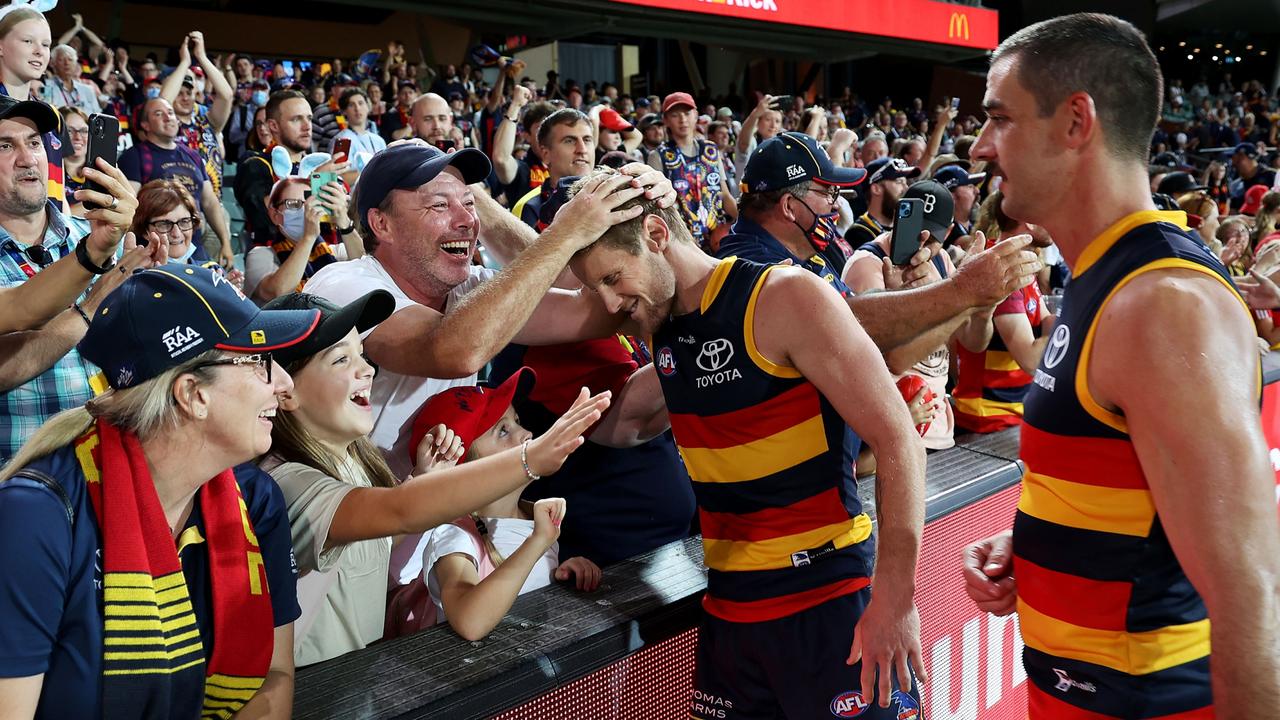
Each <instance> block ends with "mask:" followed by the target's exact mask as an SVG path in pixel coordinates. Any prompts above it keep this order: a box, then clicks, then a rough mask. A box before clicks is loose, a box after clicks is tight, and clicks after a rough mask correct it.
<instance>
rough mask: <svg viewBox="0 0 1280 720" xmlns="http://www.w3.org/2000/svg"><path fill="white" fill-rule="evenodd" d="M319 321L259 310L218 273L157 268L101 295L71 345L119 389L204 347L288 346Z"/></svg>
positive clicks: (313, 315)
mask: <svg viewBox="0 0 1280 720" xmlns="http://www.w3.org/2000/svg"><path fill="white" fill-rule="evenodd" d="M319 321H320V313H319V312H317V311H316V310H261V309H259V308H258V306H257V305H255V304H253V301H252V300H250V299H248V298H246V297H245V296H244V294H243V293H241V292H240V290H238V289H237V288H236V287H235V286H234V285H232V284H231V281H230V280H228V279H227V278H226V276H224V275H223V274H222V273H221V272H218V271H215V270H211V269H209V268H203V267H197V266H193V265H162V266H160V267H156V268H152V269H150V270H143V271H141V272H138V273H135V274H134V275H133V276H132V277H130V278H129V279H128V280H125V281H124V283H123V284H121V285H120V287H118V288H116V289H115V290H114V291H113V292H112V293H111V294H110V295H108V296H107V299H106V300H105V301H104V302H103V303H102V307H101V308H100V309H99V310H98V311H97V313H95V314H94V316H93V321H92V322H91V323H90V324H89V330H88V331H87V332H85V335H84V339H83V340H81V341H80V344H79V345H78V346H77V348H78V349H79V350H80V354H81V355H83V356H84V357H85V359H86V360H88V361H89V362H91V363H93V364H94V365H97V366H98V367H100V368H102V371H103V373H104V374H105V375H106V378H107V383H108V384H109V385H111V387H113V388H115V389H117V390H123V389H124V388H130V387H133V386H135V385H138V384H140V383H143V382H146V381H147V380H150V379H152V378H154V377H156V376H157V375H159V374H161V373H163V372H164V371H165V370H168V369H170V368H173V367H177V366H178V365H181V364H182V363H184V362H186V361H188V360H190V359H191V358H193V357H195V356H197V355H199V354H200V353H203V352H207V351H209V350H213V349H218V350H229V351H232V352H244V353H262V352H270V351H272V350H279V349H282V348H287V347H289V346H290V345H293V344H295V343H298V342H301V341H302V340H303V339H305V338H306V337H307V336H308V335H310V334H311V332H312V331H313V330H315V328H316V325H317V323H319Z"/></svg>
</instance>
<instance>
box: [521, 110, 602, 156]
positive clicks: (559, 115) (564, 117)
mask: <svg viewBox="0 0 1280 720" xmlns="http://www.w3.org/2000/svg"><path fill="white" fill-rule="evenodd" d="M525 122H528V121H527V120H526V121H525ZM578 123H586V124H587V125H590V124H591V118H589V117H587V114H586V113H584V112H582V111H581V110H574V109H573V108H562V109H560V110H557V111H555V112H553V113H551V114H550V115H548V116H547V119H546V120H543V121H542V127H540V128H538V144H539V145H542V146H544V147H545V146H546V144H547V140H549V139H550V138H551V128H553V127H556V126H559V125H577V124H578Z"/></svg>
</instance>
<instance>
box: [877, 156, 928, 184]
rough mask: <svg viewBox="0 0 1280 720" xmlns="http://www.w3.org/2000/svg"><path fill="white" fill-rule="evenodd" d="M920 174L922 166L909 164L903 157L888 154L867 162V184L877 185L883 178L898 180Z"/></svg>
mask: <svg viewBox="0 0 1280 720" xmlns="http://www.w3.org/2000/svg"><path fill="white" fill-rule="evenodd" d="M919 176H920V168H918V167H916V166H914V165H908V164H907V163H906V161H905V160H903V159H902V158H891V157H888V156H885V157H882V158H876V159H875V160H872V161H871V162H869V163H867V184H868V185H875V184H876V183H878V182H880V181H881V180H897V179H898V178H913V177H919Z"/></svg>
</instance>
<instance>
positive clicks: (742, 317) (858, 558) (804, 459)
mask: <svg viewBox="0 0 1280 720" xmlns="http://www.w3.org/2000/svg"><path fill="white" fill-rule="evenodd" d="M611 172H612V171H608V170H606V169H603V168H602V169H598V170H596V171H595V173H593V174H592V175H590V176H588V177H587V178H586V179H584V180H583V181H581V183H580V185H579V187H580V188H581V189H580V190H579V192H580V193H582V192H589V191H590V190H591V189H592V188H595V187H598V186H599V184H600V183H601V181H602V179H605V181H607V179H608V178H609V177H610V176H611ZM575 201H576V197H575ZM629 205H634V206H635V207H641V208H643V210H644V213H643V215H641V216H639V217H638V218H636V219H634V220H630V221H627V222H623V223H620V224H618V225H616V226H615V227H613V228H611V229H610V230H608V231H607V232H605V233H604V235H603V237H601V239H600V241H599V242H596V243H595V244H593V245H590V246H588V247H587V249H585V250H583V251H581V252H579V253H577V254H576V255H575V256H574V259H573V261H572V262H571V264H570V267H571V268H572V269H573V272H574V274H575V275H577V277H578V279H579V280H581V281H582V282H583V284H584V285H586V286H587V287H588V288H591V289H592V290H594V291H595V293H596V294H597V295H598V296H599V299H600V302H601V304H603V305H604V306H605V307H606V308H607V309H608V310H609V311H610V312H611V313H625V314H626V315H627V316H628V318H629V319H630V322H631V323H632V324H633V325H635V326H638V327H635V328H633V329H634V330H635V331H636V334H638V335H652V337H653V354H654V363H655V365H656V366H657V368H658V375H659V381H660V383H661V385H662V394H663V396H664V397H665V398H666V404H667V409H668V411H669V413H670V418H671V429H672V431H673V432H674V434H675V440H676V444H677V445H678V446H679V448H680V451H681V455H682V456H683V457H684V460H685V465H686V467H687V468H688V471H689V476H690V478H691V479H692V480H693V486H694V494H695V495H696V497H697V500H698V508H699V513H700V517H701V528H702V538H703V540H702V542H703V548H704V554H705V562H706V565H707V568H708V574H707V593H706V597H705V598H704V599H703V608H704V609H705V610H706V611H707V617H706V618H705V619H704V621H703V623H702V626H701V627H700V628H699V632H698V649H697V656H696V657H697V660H696V669H695V674H694V693H693V702H692V704H691V706H690V717H692V718H723V719H725V720H734V719H735V718H738V719H746V718H760V717H770V718H794V719H799V718H817V717H827V716H828V714H829V712H831V708H848V709H862V712H859V713H858V715H859V716H860V717H865V718H868V719H869V720H879V719H888V718H898V717H904V716H905V715H903V714H901V713H903V712H907V711H911V710H915V711H918V710H919V708H920V705H919V695H918V693H916V692H915V690H914V689H913V687H914V682H913V679H912V676H911V674H910V671H909V670H908V667H911V668H913V669H914V670H915V671H916V672H917V673H920V674H921V675H923V672H922V670H921V667H922V666H921V662H920V621H919V617H918V615H917V613H916V608H915V603H914V599H913V598H914V594H915V565H916V558H917V555H918V553H919V545H920V535H921V532H922V530H923V525H924V450H923V446H922V445H921V444H920V438H919V437H918V436H917V435H916V433H915V430H914V428H912V426H911V418H910V417H909V413H908V412H907V407H906V405H905V404H904V403H903V402H902V399H901V397H900V396H899V395H898V392H897V390H896V388H895V387H894V385H893V379H892V378H891V377H890V375H889V371H888V369H887V368H886V367H885V364H884V360H883V359H882V358H881V357H880V351H879V350H878V349H877V348H876V346H875V344H874V343H873V342H872V341H871V339H870V338H869V337H868V336H867V334H866V332H864V331H863V329H862V327H861V326H860V325H859V324H858V321H857V320H855V319H854V317H853V314H852V313H850V312H849V310H848V306H847V305H846V304H845V303H844V301H843V299H842V298H841V297H840V295H839V294H837V293H835V292H832V291H831V289H830V286H829V285H828V284H827V283H826V282H825V281H823V280H822V279H821V278H819V277H818V276H817V275H815V274H814V273H813V272H811V271H809V270H807V269H804V268H799V267H795V268H792V267H782V266H777V265H762V264H758V263H753V262H751V261H748V260H743V259H739V258H732V257H731V258H726V259H723V260H719V259H717V258H714V257H711V256H709V255H707V254H705V253H704V252H703V251H702V250H701V249H700V248H699V246H698V245H697V244H696V241H695V239H694V237H693V235H692V233H691V232H690V230H689V228H688V227H687V226H686V225H685V223H684V221H683V220H682V219H681V216H680V214H679V212H678V211H677V210H675V209H661V208H658V207H656V205H655V204H654V203H649V202H639V201H637V202H635V203H630V204H629ZM624 207H627V206H624ZM568 210H569V208H568V207H566V208H565V210H563V211H561V213H560V214H561V215H564V214H565V212H567V211H568ZM553 227H554V225H553ZM806 318H809V319H820V321H818V322H805V321H803V319H806ZM851 367H856V368H858V372H857V373H850V372H849V368H851ZM846 423H847V424H848V425H849V427H850V428H852V429H853V431H854V432H855V433H856V434H857V435H858V436H859V437H862V438H864V439H866V441H867V442H868V444H870V445H872V446H873V447H875V448H876V452H877V454H878V455H879V456H880V457H881V458H882V460H881V463H880V474H879V476H878V478H877V481H876V493H877V496H878V498H879V500H880V502H879V503H878V504H877V508H876V511H877V518H878V521H879V529H878V533H879V537H878V541H877V540H873V539H872V537H871V521H870V520H869V519H868V516H867V515H866V514H865V513H863V512H862V506H861V503H860V501H859V499H858V492H857V486H856V485H855V483H854V481H853V480H852V478H846V477H845V476H844V472H843V466H844V464H845V460H844V457H843V451H842V447H843V441H844V426H845V424H846ZM873 547H874V548H875V552H874V555H875V560H874V565H875V593H874V595H873V594H872V592H871V589H870V586H871V569H872V564H873V561H872V556H873ZM859 663H861V664H859ZM850 666H853V667H850ZM891 676H896V680H897V681H896V682H894V681H893V678H892V677H891ZM923 679H924V678H921V680H923ZM842 711H843V710H842ZM864 713H865V714H864Z"/></svg>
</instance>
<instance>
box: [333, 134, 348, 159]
mask: <svg viewBox="0 0 1280 720" xmlns="http://www.w3.org/2000/svg"><path fill="white" fill-rule="evenodd" d="M350 155H351V138H338V139H337V140H334V141H333V161H334V162H335V163H338V164H341V163H344V162H347V161H348V160H350V159H351V158H350Z"/></svg>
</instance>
